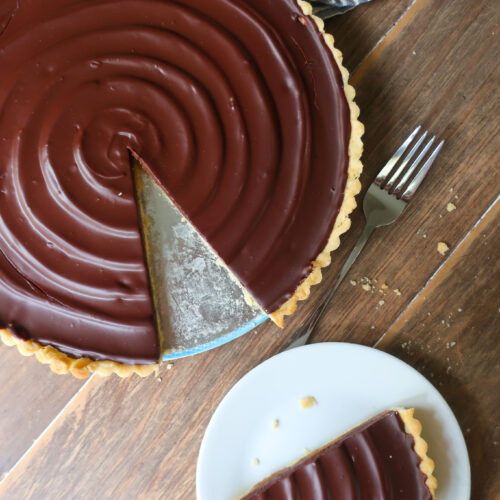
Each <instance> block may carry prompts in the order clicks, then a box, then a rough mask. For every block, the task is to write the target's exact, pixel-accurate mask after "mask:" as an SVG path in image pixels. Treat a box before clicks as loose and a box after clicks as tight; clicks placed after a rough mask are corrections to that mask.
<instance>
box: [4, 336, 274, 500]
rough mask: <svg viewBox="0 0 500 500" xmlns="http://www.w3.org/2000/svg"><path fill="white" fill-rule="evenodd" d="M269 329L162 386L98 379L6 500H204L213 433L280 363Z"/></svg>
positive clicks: (14, 481) (14, 479)
mask: <svg viewBox="0 0 500 500" xmlns="http://www.w3.org/2000/svg"><path fill="white" fill-rule="evenodd" d="M279 343H280V339H279V338H278V337H276V338H275V339H274V342H270V343H266V344H264V345H263V344H262V337H261V335H260V333H259V330H258V331H257V332H255V333H250V334H249V335H247V336H246V337H244V338H241V339H238V340H236V341H234V342H232V343H230V344H228V345H226V346H223V347H222V348H219V349H217V350H216V351H212V352H209V353H206V354H204V355H202V356H195V357H192V358H187V359H183V360H179V361H177V362H176V363H175V365H174V367H173V368H172V369H171V370H168V369H167V366H166V365H163V366H162V368H161V372H160V378H161V381H160V380H158V379H157V378H155V377H150V378H147V379H139V378H138V377H131V378H130V379H127V380H120V379H118V378H117V377H112V378H108V379H101V378H98V377H94V378H93V379H92V380H91V381H90V382H89V383H88V385H87V386H86V387H84V389H83V390H82V392H81V393H80V394H79V396H78V398H77V399H75V400H74V401H73V402H72V403H71V404H70V405H69V407H68V408H67V411H66V413H65V415H64V417H63V418H60V419H58V420H57V421H56V422H55V423H54V425H53V426H52V427H51V428H50V429H49V430H48V431H47V433H46V434H44V436H43V437H42V438H41V439H40V440H39V442H38V443H37V444H36V445H35V446H34V447H33V449H32V450H31V452H30V453H29V454H28V455H27V456H26V457H25V459H24V460H23V461H22V463H20V464H19V465H18V466H17V467H16V468H15V469H14V470H13V471H12V472H11V474H10V475H9V476H8V477H7V479H6V480H5V481H4V482H3V483H2V484H1V485H0V498H2V499H10V498H12V499H18V498H48V497H50V498H79V499H85V498H110V497H112V498H124V499H125V498H148V499H152V498H165V492H170V496H169V497H168V498H172V499H174V498H175V499H182V500H184V499H189V498H194V487H195V485H194V477H195V467H196V457H197V454H198V448H199V445H200V441H201V438H202V435H203V433H204V430H205V427H206V425H207V423H208V420H209V419H210V417H211V415H212V413H213V411H214V410H215V408H216V406H217V404H218V403H219V401H220V400H221V399H222V397H223V396H224V394H225V393H226V392H227V391H228V390H229V389H230V387H231V386H232V385H233V384H234V382H235V381H236V380H238V379H239V378H241V376H243V375H244V374H245V373H246V372H247V371H248V370H249V369H251V368H252V367H254V366H255V365H257V364H258V363H260V362H261V361H263V360H264V359H266V358H268V357H269V356H270V355H272V354H273V353H274V351H275V349H276V348H277V346H278V344H279Z"/></svg>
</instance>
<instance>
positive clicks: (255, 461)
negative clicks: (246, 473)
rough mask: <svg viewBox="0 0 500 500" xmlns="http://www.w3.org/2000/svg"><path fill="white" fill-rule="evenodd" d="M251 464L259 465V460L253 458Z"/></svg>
mask: <svg viewBox="0 0 500 500" xmlns="http://www.w3.org/2000/svg"><path fill="white" fill-rule="evenodd" d="M252 465H253V466H257V465H260V460H259V459H258V458H254V459H253V461H252Z"/></svg>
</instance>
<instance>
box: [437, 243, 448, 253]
mask: <svg viewBox="0 0 500 500" xmlns="http://www.w3.org/2000/svg"><path fill="white" fill-rule="evenodd" d="M449 250H450V247H449V246H448V245H447V244H446V243H445V242H444V241H440V242H439V243H438V246H437V251H438V252H439V253H440V254H441V255H446V254H447V253H448V251H449Z"/></svg>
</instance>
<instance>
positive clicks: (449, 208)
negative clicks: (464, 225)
mask: <svg viewBox="0 0 500 500" xmlns="http://www.w3.org/2000/svg"><path fill="white" fill-rule="evenodd" d="M456 209H457V207H456V205H455V204H453V203H448V205H446V210H448V212H453V210H456Z"/></svg>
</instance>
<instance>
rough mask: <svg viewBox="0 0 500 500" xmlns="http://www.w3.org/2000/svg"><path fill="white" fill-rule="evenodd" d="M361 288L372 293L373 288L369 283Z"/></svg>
mask: <svg viewBox="0 0 500 500" xmlns="http://www.w3.org/2000/svg"><path fill="white" fill-rule="evenodd" d="M361 288H362V289H363V290H364V291H365V292H371V290H372V287H371V286H370V285H369V284H368V283H363V284H362V285H361Z"/></svg>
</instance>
